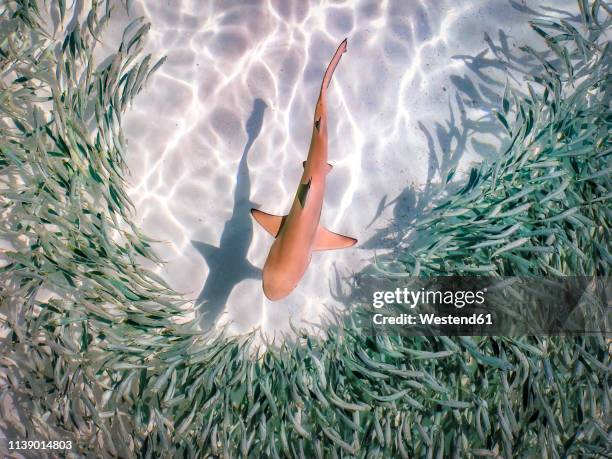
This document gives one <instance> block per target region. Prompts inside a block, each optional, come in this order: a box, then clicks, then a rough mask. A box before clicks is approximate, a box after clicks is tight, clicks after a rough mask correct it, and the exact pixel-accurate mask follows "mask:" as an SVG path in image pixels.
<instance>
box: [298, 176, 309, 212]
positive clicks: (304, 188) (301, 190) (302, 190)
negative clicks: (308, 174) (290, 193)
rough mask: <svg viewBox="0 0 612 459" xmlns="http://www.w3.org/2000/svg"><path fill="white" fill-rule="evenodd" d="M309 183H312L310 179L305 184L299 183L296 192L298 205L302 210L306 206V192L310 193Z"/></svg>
mask: <svg viewBox="0 0 612 459" xmlns="http://www.w3.org/2000/svg"><path fill="white" fill-rule="evenodd" d="M310 182H312V178H310V179H308V182H307V183H300V186H299V187H298V191H297V198H298V201H300V205H301V206H302V209H303V208H304V206H305V205H306V200H307V199H308V192H309V191H310Z"/></svg>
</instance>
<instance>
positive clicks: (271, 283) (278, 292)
mask: <svg viewBox="0 0 612 459" xmlns="http://www.w3.org/2000/svg"><path fill="white" fill-rule="evenodd" d="M262 284H263V291H264V295H266V298H267V299H269V300H270V301H278V300H282V299H283V298H285V297H286V296H287V295H289V294H290V293H291V292H292V291H293V290H294V289H295V287H296V286H297V285H296V283H295V282H291V281H290V280H289V279H287V278H286V276H284V275H283V273H279V272H277V271H274V270H270V269H265V268H264V271H263V279H262Z"/></svg>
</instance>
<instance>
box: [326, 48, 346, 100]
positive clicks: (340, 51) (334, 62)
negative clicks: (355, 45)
mask: <svg viewBox="0 0 612 459" xmlns="http://www.w3.org/2000/svg"><path fill="white" fill-rule="evenodd" d="M346 44H347V39H346V38H345V39H344V40H343V41H342V43H340V46H338V49H337V50H336V52H335V53H334V57H332V60H331V62H330V63H329V65H328V66H327V70H325V75H324V76H323V83H322V84H321V92H325V90H326V89H327V87H328V86H329V83H330V81H331V77H332V75H333V74H334V70H336V66H337V65H338V62H340V58H341V57H342V54H344V53H345V52H346Z"/></svg>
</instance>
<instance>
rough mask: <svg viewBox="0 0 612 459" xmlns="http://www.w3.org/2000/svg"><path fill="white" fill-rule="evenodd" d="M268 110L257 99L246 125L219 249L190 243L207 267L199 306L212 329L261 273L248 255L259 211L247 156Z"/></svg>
mask: <svg viewBox="0 0 612 459" xmlns="http://www.w3.org/2000/svg"><path fill="white" fill-rule="evenodd" d="M266 108H267V105H266V104H265V102H264V101H263V100H261V99H255V102H254V104H253V110H252V111H251V115H250V116H249V119H248V120H247V122H246V126H245V129H246V132H247V134H248V139H247V142H246V145H245V146H244V151H243V153H242V158H241V159H240V164H239V166H238V173H237V175H236V189H235V190H234V208H233V210H232V216H231V217H230V219H229V220H227V221H226V222H225V225H224V226H223V232H222V234H221V241H220V242H219V247H215V246H213V245H211V244H207V243H205V242H200V241H191V244H192V245H193V246H194V247H195V249H196V250H197V251H198V252H200V254H201V255H202V257H204V259H205V260H206V264H207V265H208V270H209V271H208V277H207V278H206V281H205V282H204V286H203V287H202V291H201V292H200V294H199V296H198V298H197V300H196V305H197V306H198V311H199V313H200V314H201V319H200V326H201V327H202V329H209V328H210V327H211V326H212V325H213V324H214V323H215V321H216V320H217V319H218V317H219V315H220V314H221V313H222V312H223V310H224V309H225V305H226V303H227V299H228V298H229V295H230V293H231V292H232V290H233V288H234V287H235V286H236V285H237V284H238V283H240V282H242V281H243V280H246V279H259V278H260V277H261V270H260V269H259V268H256V267H255V266H253V265H252V264H251V263H250V262H249V261H248V260H247V252H248V250H249V246H250V245H251V240H252V239H253V223H252V221H251V213H250V210H251V208H252V207H256V206H255V204H253V203H252V202H251V201H250V195H251V179H250V177H249V169H248V166H247V155H248V153H249V150H250V149H251V147H252V146H253V143H254V142H255V139H257V137H258V136H259V133H260V132H261V127H262V125H263V119H264V112H265V110H266Z"/></svg>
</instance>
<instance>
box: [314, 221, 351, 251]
mask: <svg viewBox="0 0 612 459" xmlns="http://www.w3.org/2000/svg"><path fill="white" fill-rule="evenodd" d="M356 243H357V239H355V238H352V237H348V236H343V235H342V234H338V233H332V232H331V231H330V230H328V229H325V228H323V227H322V226H320V225H319V228H318V229H317V236H316V238H315V242H314V247H313V250H334V249H344V248H346V247H350V246H352V245H355V244H356Z"/></svg>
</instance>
